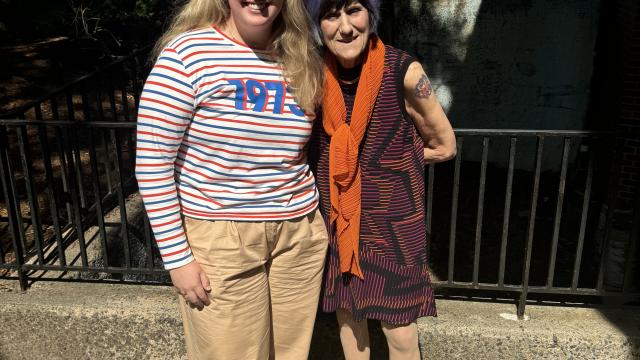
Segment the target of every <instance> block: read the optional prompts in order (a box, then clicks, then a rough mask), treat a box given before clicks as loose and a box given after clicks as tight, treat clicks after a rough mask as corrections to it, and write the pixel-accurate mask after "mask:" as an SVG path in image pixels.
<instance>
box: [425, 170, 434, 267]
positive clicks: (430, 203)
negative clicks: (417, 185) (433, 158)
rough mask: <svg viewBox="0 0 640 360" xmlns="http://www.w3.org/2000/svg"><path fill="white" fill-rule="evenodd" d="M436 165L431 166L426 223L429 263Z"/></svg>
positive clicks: (429, 257) (428, 257)
mask: <svg viewBox="0 0 640 360" xmlns="http://www.w3.org/2000/svg"><path fill="white" fill-rule="evenodd" d="M435 176H436V173H435V164H429V170H428V181H427V209H426V212H427V213H426V219H425V221H426V223H427V225H426V226H427V239H426V240H427V261H428V260H429V259H431V239H432V237H431V231H432V229H433V227H432V224H431V220H432V219H433V186H434V182H435Z"/></svg>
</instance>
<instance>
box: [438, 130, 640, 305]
mask: <svg viewBox="0 0 640 360" xmlns="http://www.w3.org/2000/svg"><path fill="white" fill-rule="evenodd" d="M456 135H457V141H458V156H457V158H456V159H455V160H454V161H452V162H450V163H448V164H438V165H435V166H433V165H432V166H430V168H429V170H428V183H427V207H428V211H427V214H428V219H427V233H428V234H430V240H431V241H430V243H429V244H430V247H431V248H430V251H429V253H430V260H431V264H432V269H433V273H434V274H435V276H436V277H437V279H436V280H435V281H434V283H435V284H436V286H437V287H440V288H449V289H474V290H486V291H491V290H499V291H507V292H515V293H517V294H518V313H519V315H522V314H523V313H524V307H525V304H526V301H527V299H528V298H529V297H530V296H531V295H532V294H560V295H563V294H564V295H569V296H579V295H585V296H589V295H595V296H637V294H638V293H637V289H636V290H634V289H633V286H632V285H631V283H630V282H627V286H625V287H624V288H612V287H610V286H609V285H608V284H606V283H605V281H604V274H605V272H606V271H607V258H608V257H607V255H608V252H607V251H608V246H607V241H608V232H609V231H610V229H611V216H612V213H613V212H612V210H613V209H612V208H611V206H610V205H611V204H613V199H612V196H613V195H614V194H615V192H614V190H615V184H616V180H617V177H618V171H619V166H618V163H617V161H616V159H617V158H618V157H617V156H616V154H617V153H618V150H617V143H618V142H617V141H616V139H617V136H616V134H614V133H606V132H592V131H562V130H548V131H541V130H486V129H475V130H474V129H458V130H456ZM636 211H638V209H636ZM434 248H435V249H434ZM631 256H632V255H631V254H630V253H628V254H626V258H625V259H624V261H625V262H626V264H629V262H630V261H632V259H631ZM630 268H631V267H630V266H625V269H627V271H628V272H629V273H628V274H624V276H626V277H631V275H632V274H631V273H630V270H629V269H630ZM634 291H635V295H634Z"/></svg>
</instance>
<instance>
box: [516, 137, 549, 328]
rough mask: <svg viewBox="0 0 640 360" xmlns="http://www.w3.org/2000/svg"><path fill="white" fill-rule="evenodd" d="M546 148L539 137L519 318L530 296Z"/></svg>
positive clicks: (519, 302) (542, 138)
mask: <svg viewBox="0 0 640 360" xmlns="http://www.w3.org/2000/svg"><path fill="white" fill-rule="evenodd" d="M543 147H544V137H543V136H538V138H537V143H536V164H535V173H534V178H533V191H532V195H531V210H530V213H529V225H528V230H527V245H526V248H525V259H524V266H523V270H522V293H521V294H520V301H518V316H519V317H522V316H524V307H525V305H526V303H527V296H528V294H529V271H530V270H531V253H532V251H533V235H534V230H535V227H536V211H537V209H538V190H539V189H540V169H541V167H542V150H543Z"/></svg>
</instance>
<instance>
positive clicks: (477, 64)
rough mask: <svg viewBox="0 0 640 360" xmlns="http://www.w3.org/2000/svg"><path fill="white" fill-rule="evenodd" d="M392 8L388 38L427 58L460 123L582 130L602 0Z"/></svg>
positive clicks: (449, 2) (402, 3) (410, 3)
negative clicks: (392, 16) (392, 15)
mask: <svg viewBox="0 0 640 360" xmlns="http://www.w3.org/2000/svg"><path fill="white" fill-rule="evenodd" d="M384 7H385V9H387V10H390V9H391V7H393V11H392V12H390V11H386V12H385V11H383V14H386V18H384V22H385V23H384V24H383V28H382V29H381V30H382V31H381V32H382V35H383V38H386V39H385V40H387V41H389V42H391V43H394V44H395V45H396V46H398V47H400V48H402V49H405V50H407V51H409V52H410V53H412V54H413V55H415V56H416V57H418V58H419V59H420V60H421V61H422V62H423V64H424V66H425V68H426V69H427V71H428V73H429V75H430V77H431V80H432V82H433V83H434V85H435V87H436V91H437V93H438V97H439V99H440V100H441V102H442V103H443V104H444V105H445V107H446V109H447V112H448V115H449V117H450V119H451V121H452V123H453V125H454V127H465V128H535V129H582V128H583V125H584V123H585V117H586V112H587V107H588V100H589V88H590V82H591V75H592V71H593V52H594V48H595V40H596V35H597V28H598V18H599V8H600V0H564V1H557V0H422V1H420V0H398V1H393V2H391V1H387V2H385V4H384ZM391 14H395V17H394V18H393V19H391V18H390V17H389V16H390V15H391ZM392 29H395V30H392Z"/></svg>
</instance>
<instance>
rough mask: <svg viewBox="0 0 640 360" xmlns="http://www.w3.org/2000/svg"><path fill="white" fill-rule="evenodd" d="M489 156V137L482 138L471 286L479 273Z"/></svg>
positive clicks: (476, 282)
mask: <svg viewBox="0 0 640 360" xmlns="http://www.w3.org/2000/svg"><path fill="white" fill-rule="evenodd" d="M488 156H489V137H488V136H485V137H483V138H482V163H481V164H480V185H479V189H478V211H477V215H476V238H475V248H474V253H473V284H474V285H478V276H479V273H480V246H481V245H482V218H483V215H484V192H485V188H486V183H487V159H488Z"/></svg>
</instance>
